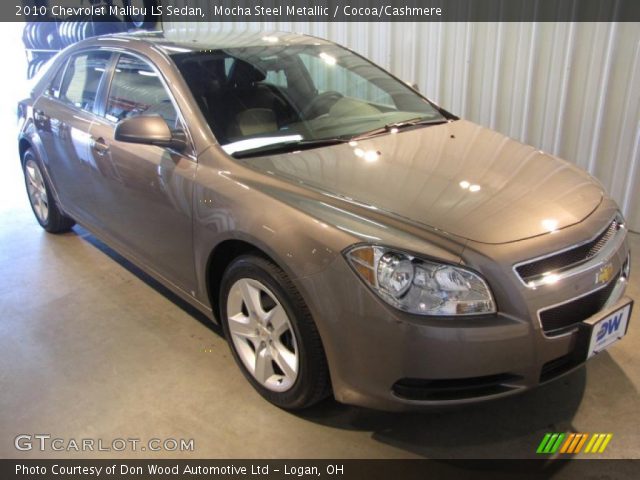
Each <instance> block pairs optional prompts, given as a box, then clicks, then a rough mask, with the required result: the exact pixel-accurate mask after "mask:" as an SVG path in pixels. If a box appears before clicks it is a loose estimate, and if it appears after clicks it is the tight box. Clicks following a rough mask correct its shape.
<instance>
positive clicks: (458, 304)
mask: <svg viewBox="0 0 640 480" xmlns="http://www.w3.org/2000/svg"><path fill="white" fill-rule="evenodd" d="M346 257H347V259H348V260H349V263H351V266H352V267H353V268H354V270H355V271H356V272H357V273H358V275H359V276H360V278H362V280H364V281H365V282H366V283H367V284H368V285H369V286H370V287H371V288H372V289H373V290H374V291H375V292H376V293H377V294H378V295H379V296H380V297H381V298H382V299H383V300H385V301H386V302H387V303H389V304H390V305H392V306H394V307H396V308H399V309H400V310H404V311H406V312H410V313H415V314H418V315H473V314H481V313H495V311H496V305H495V302H494V301H493V297H492V296H491V291H490V290H489V286H488V285H487V283H486V282H485V281H484V280H483V279H482V277H480V276H479V275H478V274H477V273H474V272H472V271H471V270H467V269H465V268H461V267H454V266H453V265H447V264H444V263H437V262H432V261H429V260H423V259H420V258H417V257H414V256H412V255H410V254H408V253H405V252H400V251H397V250H392V249H388V248H384V247H378V246H371V245H366V246H358V247H355V248H352V249H351V250H348V251H347V252H346Z"/></svg>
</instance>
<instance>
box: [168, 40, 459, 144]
mask: <svg viewBox="0 0 640 480" xmlns="http://www.w3.org/2000/svg"><path fill="white" fill-rule="evenodd" d="M185 50H187V51H185V52H182V51H180V52H177V53H172V54H171V57H172V59H173V60H174V61H175V63H176V66H177V67H178V69H179V70H180V72H181V73H182V75H183V78H184V79H185V82H186V83H187V85H188V86H189V89H190V90H191V93H192V94H193V97H194V100H195V101H196V102H197V104H198V106H199V107H200V109H201V111H202V113H203V116H204V118H205V119H206V120H207V123H208V124H209V126H210V127H211V130H212V132H213V134H214V135H215V137H216V140H217V141H218V143H219V144H220V145H221V146H222V147H223V149H225V151H227V152H232V153H235V152H243V151H249V150H254V149H256V148H260V147H263V146H268V145H277V144H286V145H288V147H287V148H291V149H295V148H297V143H299V142H302V141H304V142H305V146H308V145H311V142H312V141H315V140H332V141H335V140H336V139H338V140H343V139H350V138H354V137H356V136H359V135H362V134H369V133H368V132H377V131H379V130H380V129H382V130H381V131H382V132H387V131H390V130H392V129H391V127H389V128H387V126H388V125H391V126H393V125H396V124H401V123H403V122H404V123H405V124H406V125H408V126H409V127H410V128H414V127H415V128H424V126H426V125H427V124H433V123H438V122H444V121H446V120H447V119H446V117H445V115H444V114H443V113H442V112H440V111H439V110H438V108H437V107H436V106H434V105H432V104H430V103H429V102H428V101H427V100H426V99H424V98H423V97H421V96H420V95H418V94H417V93H416V92H415V91H413V90H412V89H411V88H409V87H408V86H407V85H406V84H404V83H403V82H400V81H399V80H397V79H396V78H394V77H392V76H391V75H389V74H388V73H386V72H385V71H384V70H382V69H380V68H379V67H377V66H375V65H373V64H372V63H370V62H368V61H367V60H366V59H364V58H362V57H360V56H358V55H356V54H354V53H352V52H350V51H349V50H346V49H343V48H340V47H337V46H334V45H323V44H321V45H315V44H313V45H311V44H301V45H265V46H251V47H233V48H225V49H218V50H216V49H203V50H194V51H188V49H185ZM419 125H422V126H419ZM409 127H407V128H409ZM374 134H375V133H374Z"/></svg>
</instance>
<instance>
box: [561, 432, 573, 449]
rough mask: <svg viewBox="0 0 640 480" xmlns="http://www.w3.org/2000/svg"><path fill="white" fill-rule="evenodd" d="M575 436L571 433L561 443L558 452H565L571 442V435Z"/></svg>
mask: <svg viewBox="0 0 640 480" xmlns="http://www.w3.org/2000/svg"><path fill="white" fill-rule="evenodd" d="M575 436H576V434H575V433H572V434H570V435H569V436H568V437H567V439H566V440H565V442H564V443H563V444H562V448H561V449H560V453H565V452H566V451H567V448H568V447H569V444H570V443H571V440H573V437H575Z"/></svg>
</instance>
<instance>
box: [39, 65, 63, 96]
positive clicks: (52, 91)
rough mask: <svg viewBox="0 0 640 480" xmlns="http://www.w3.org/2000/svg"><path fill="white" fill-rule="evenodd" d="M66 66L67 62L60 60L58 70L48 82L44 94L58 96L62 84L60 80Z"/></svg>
mask: <svg viewBox="0 0 640 480" xmlns="http://www.w3.org/2000/svg"><path fill="white" fill-rule="evenodd" d="M66 66H67V62H62V64H61V65H60V66H59V67H58V71H57V72H56V74H55V76H54V77H53V80H52V81H51V83H50V84H49V87H48V88H47V89H46V90H45V92H44V93H45V94H47V95H51V96H52V97H55V98H59V96H60V87H61V86H62V80H63V77H64V73H65V68H66Z"/></svg>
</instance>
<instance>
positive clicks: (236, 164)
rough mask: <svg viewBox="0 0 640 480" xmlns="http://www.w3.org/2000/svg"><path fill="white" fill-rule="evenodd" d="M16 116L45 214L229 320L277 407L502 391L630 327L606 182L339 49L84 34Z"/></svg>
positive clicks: (237, 353)
mask: <svg viewBox="0 0 640 480" xmlns="http://www.w3.org/2000/svg"><path fill="white" fill-rule="evenodd" d="M18 117H19V124H20V133H19V152H20V161H21V162H22V166H23V170H24V176H25V181H26V189H27V192H28V197H29V200H30V202H31V206H32V208H33V212H34V214H35V217H36V219H37V221H38V222H39V223H40V225H41V226H42V227H43V228H44V229H45V230H46V231H48V232H51V233H60V232H66V231H68V230H69V229H71V228H72V226H73V225H74V224H75V223H76V222H77V223H79V224H81V225H83V226H84V227H86V228H87V229H88V230H90V231H91V232H92V233H93V234H95V235H96V236H97V237H98V238H100V239H102V240H104V241H105V242H106V243H107V244H109V245H110V246H111V247H113V248H114V249H115V250H116V251H118V252H119V253H121V254H122V255H123V256H124V257H126V258H128V259H130V260H132V261H133V262H134V263H136V264H137V265H139V266H140V267H141V268H142V269H144V270H145V271H147V272H148V273H150V274H151V275H152V276H153V277H155V278H157V279H158V280H159V281H160V282H162V283H163V284H164V285H166V286H167V287H168V288H169V289H171V290H172V291H173V292H175V293H176V294H177V295H179V296H180V297H181V298H183V299H184V300H186V301H187V302H189V303H191V304H192V305H194V306H195V307H197V308H198V309H200V310H201V311H203V312H205V313H206V314H208V315H209V316H210V317H211V318H212V320H214V321H215V322H218V323H220V324H221V325H222V328H223V331H224V333H225V336H226V338H227V340H228V343H229V345H230V348H231V351H232V353H233V357H234V358H235V361H236V363H237V364H238V366H239V368H240V370H241V371H242V373H243V374H244V376H245V377H246V378H247V380H248V381H249V382H250V383H251V385H252V386H253V387H254V388H255V389H256V390H257V391H258V392H259V393H260V394H261V395H262V396H263V397H264V398H266V399H267V400H268V401H270V402H272V403H274V404H275V405H278V406H280V407H282V408H286V409H300V408H304V407H308V406H310V405H312V404H314V403H316V402H318V401H320V400H321V399H323V398H325V397H327V396H328V395H330V394H333V395H334V397H335V398H336V399H337V400H338V401H340V402H344V403H347V404H354V405H362V406H367V407H372V408H379V409H387V410H394V409H395V410H398V409H408V408H415V407H426V406H432V405H446V404H461V403H470V402H477V401H483V400H488V399H494V398H498V397H503V396H506V395H511V394H514V393H517V392H522V391H524V390H526V389H528V388H531V387H535V386H536V385H539V384H542V383H545V382H548V381H550V380H553V379H554V378H557V377H559V376H561V375H563V374H566V373H567V372H570V371H572V370H574V369H575V368H577V367H579V366H580V365H582V364H583V363H584V362H585V361H587V360H588V359H589V358H590V357H592V356H594V355H597V354H598V353H600V352H602V351H603V350H604V349H605V348H607V347H608V346H609V345H611V344H612V343H613V342H615V341H616V340H618V339H619V338H621V337H622V336H624V335H625V333H626V330H627V326H628V323H629V318H630V313H631V308H632V300H631V299H630V298H628V297H625V296H624V291H625V287H626V285H627V282H628V278H629V269H630V265H629V263H630V262H629V250H628V245H627V242H626V228H625V222H624V219H623V217H622V215H621V214H620V212H619V210H618V207H617V206H616V204H615V203H614V202H613V201H612V200H611V198H609V197H608V196H607V195H606V193H605V192H604V191H603V188H602V186H601V185H600V184H599V183H598V182H597V181H595V180H594V179H593V178H592V177H590V176H589V175H588V174H587V173H585V172H583V171H582V170H580V169H578V168H576V167H574V166H573V165H571V164H569V163H567V162H565V161H563V160H560V159H558V158H556V157H554V156H552V155H549V154H546V153H544V152H542V151H539V150H537V149H535V148H533V147H530V146H527V145H523V144H521V143H519V142H517V141H515V140H512V139H510V138H508V137H505V136H504V135H501V134H499V133H497V132H494V131H491V130H487V129H485V128H483V127H481V126H479V125H476V124H474V123H471V122H468V121H466V120H463V119H459V118H457V117H456V116H454V115H452V114H451V113H449V112H447V111H445V110H443V109H442V108H440V107H439V106H438V105H436V104H434V103H433V102H431V101H429V100H428V99H427V98H425V97H424V96H422V95H421V94H420V93H418V92H417V91H416V90H415V89H413V88H411V87H409V86H407V85H406V84H405V83H403V82H401V81H399V80H398V79H397V78H395V77H394V76H393V75H391V74H389V73H387V72H386V71H384V70H383V69H381V68H380V67H377V66H376V65H374V64H372V63H371V62H369V61H368V60H366V59H364V58H363V57H361V56H359V55H358V54H356V53H354V52H352V51H350V50H347V49H345V48H342V47H340V46H338V45H335V44H333V43H330V42H327V41H324V40H320V39H317V38H313V37H308V36H303V35H292V34H282V33H276V34H268V35H266V34H257V35H254V34H246V33H245V34H241V35H231V34H224V35H219V36H216V35H213V36H208V37H200V38H186V39H179V40H178V39H174V40H172V39H171V38H170V37H167V36H165V35H164V34H161V33H146V34H128V35H116V36H108V37H99V38H96V39H90V40H87V41H83V42H80V43H78V44H76V45H74V46H72V47H69V48H68V49H66V50H64V51H63V52H62V53H61V54H59V55H58V56H56V57H55V58H54V59H53V60H52V61H51V62H50V64H49V65H48V68H46V70H44V72H43V73H42V74H41V75H40V76H39V78H38V79H37V80H36V82H35V84H34V87H33V90H32V92H31V95H30V97H29V98H27V99H25V100H23V101H22V102H20V103H19V105H18Z"/></svg>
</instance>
